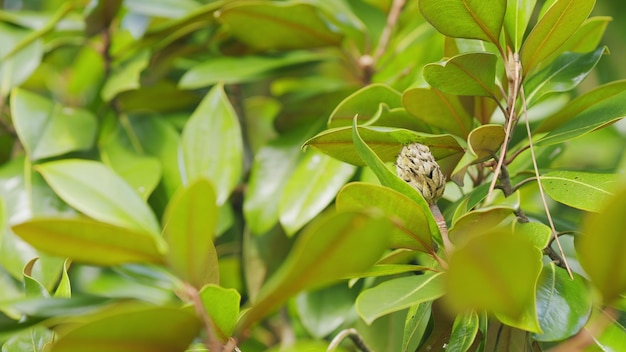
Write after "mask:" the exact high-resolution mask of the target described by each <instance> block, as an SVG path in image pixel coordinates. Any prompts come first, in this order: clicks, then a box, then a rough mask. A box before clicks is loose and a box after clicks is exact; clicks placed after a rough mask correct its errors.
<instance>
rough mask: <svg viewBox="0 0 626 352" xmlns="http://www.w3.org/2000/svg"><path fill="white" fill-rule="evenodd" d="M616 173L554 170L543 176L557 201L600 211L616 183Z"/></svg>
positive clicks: (549, 190) (548, 189) (546, 187)
mask: <svg viewBox="0 0 626 352" xmlns="http://www.w3.org/2000/svg"><path fill="white" fill-rule="evenodd" d="M617 179H618V175H616V174H596V173H590V172H580V171H552V172H548V173H547V174H544V175H542V176H541V183H542V185H543V187H544V189H545V190H546V193H548V195H549V196H550V197H551V198H552V199H554V200H556V201H557V202H560V203H563V204H566V205H569V206H571V207H573V208H577V209H582V210H586V211H595V212H597V211H600V209H601V208H602V206H603V205H604V203H605V202H606V201H607V199H608V198H609V197H610V196H611V195H612V193H611V190H612V188H613V186H614V185H615V184H616V181H617Z"/></svg>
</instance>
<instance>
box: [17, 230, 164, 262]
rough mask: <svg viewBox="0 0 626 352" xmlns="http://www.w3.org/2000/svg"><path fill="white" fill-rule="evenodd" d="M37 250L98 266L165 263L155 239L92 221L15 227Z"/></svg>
mask: <svg viewBox="0 0 626 352" xmlns="http://www.w3.org/2000/svg"><path fill="white" fill-rule="evenodd" d="M12 229H13V231H14V232H15V233H16V234H17V235H18V236H20V237H21V238H22V239H23V240H25V241H26V242H28V243H29V244H30V245H32V246H33V247H35V248H37V249H39V250H42V251H44V252H47V253H50V254H54V255H58V256H60V257H69V258H71V259H72V260H73V261H75V262H80V263H87V264H94V265H119V264H124V263H161V262H163V255H162V254H161V251H160V249H159V247H158V245H157V242H156V241H155V239H154V237H153V236H151V235H149V234H146V233H142V232H137V231H134V230H130V229H125V228H121V227H118V226H114V225H110V224H106V223H102V222H96V221H92V220H88V219H61V218H58V219H33V220H29V221H26V222H23V223H21V224H18V225H15V226H13V228H12Z"/></svg>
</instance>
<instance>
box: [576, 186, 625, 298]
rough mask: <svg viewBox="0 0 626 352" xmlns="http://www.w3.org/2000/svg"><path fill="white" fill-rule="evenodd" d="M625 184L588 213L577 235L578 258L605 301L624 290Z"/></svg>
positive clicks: (617, 295)
mask: <svg viewBox="0 0 626 352" xmlns="http://www.w3.org/2000/svg"><path fill="white" fill-rule="evenodd" d="M625 207H626V188H623V187H622V188H621V189H620V190H619V191H617V192H615V195H614V196H613V197H611V198H609V199H607V200H606V201H604V202H603V204H602V206H601V207H600V209H598V210H599V211H598V212H597V213H591V214H589V215H587V217H586V218H585V220H584V223H583V229H582V230H583V234H582V235H580V236H577V237H576V242H575V243H576V252H577V253H578V259H579V261H580V264H581V265H582V267H583V269H585V272H586V273H587V274H588V275H589V278H590V279H591V282H592V283H593V285H594V286H595V287H597V288H598V289H599V290H600V292H601V293H602V295H603V298H604V301H605V302H606V303H607V304H610V303H611V302H613V301H615V300H617V299H618V298H619V296H620V295H623V294H624V293H625V292H626V257H625V256H624V255H623V249H624V248H626V247H625V246H626V236H624V229H625V228H626V217H625V216H624V213H623V210H624V209H626V208H625Z"/></svg>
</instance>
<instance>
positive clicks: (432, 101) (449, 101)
mask: <svg viewBox="0 0 626 352" xmlns="http://www.w3.org/2000/svg"><path fill="white" fill-rule="evenodd" d="M402 103H403V105H404V107H405V108H406V111H407V112H409V113H410V114H411V115H414V116H416V117H417V118H419V119H420V120H422V121H424V122H425V123H426V124H428V125H431V126H435V127H438V128H441V129H443V130H445V131H448V132H450V133H453V134H455V135H457V136H462V137H465V136H467V135H468V134H469V133H470V131H471V129H472V117H471V116H470V115H469V114H468V113H467V111H466V110H465V109H464V108H463V105H462V104H461V102H460V101H459V97H457V96H455V95H452V94H446V93H444V92H441V91H439V90H437V89H434V88H411V89H408V90H406V91H405V92H404V94H403V95H402ZM422 144H423V143H422Z"/></svg>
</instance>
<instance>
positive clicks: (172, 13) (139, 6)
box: [124, 0, 199, 18]
mask: <svg viewBox="0 0 626 352" xmlns="http://www.w3.org/2000/svg"><path fill="white" fill-rule="evenodd" d="M124 5H125V6H126V7H127V8H128V10H129V11H131V12H134V13H138V14H142V15H146V16H152V17H165V18H177V17H181V16H184V15H186V14H187V13H189V12H190V11H192V10H194V9H197V8H198V7H199V5H198V3H197V2H195V1H193V0H182V1H181V0H156V1H149V2H146V1H141V0H126V1H124Z"/></svg>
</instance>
